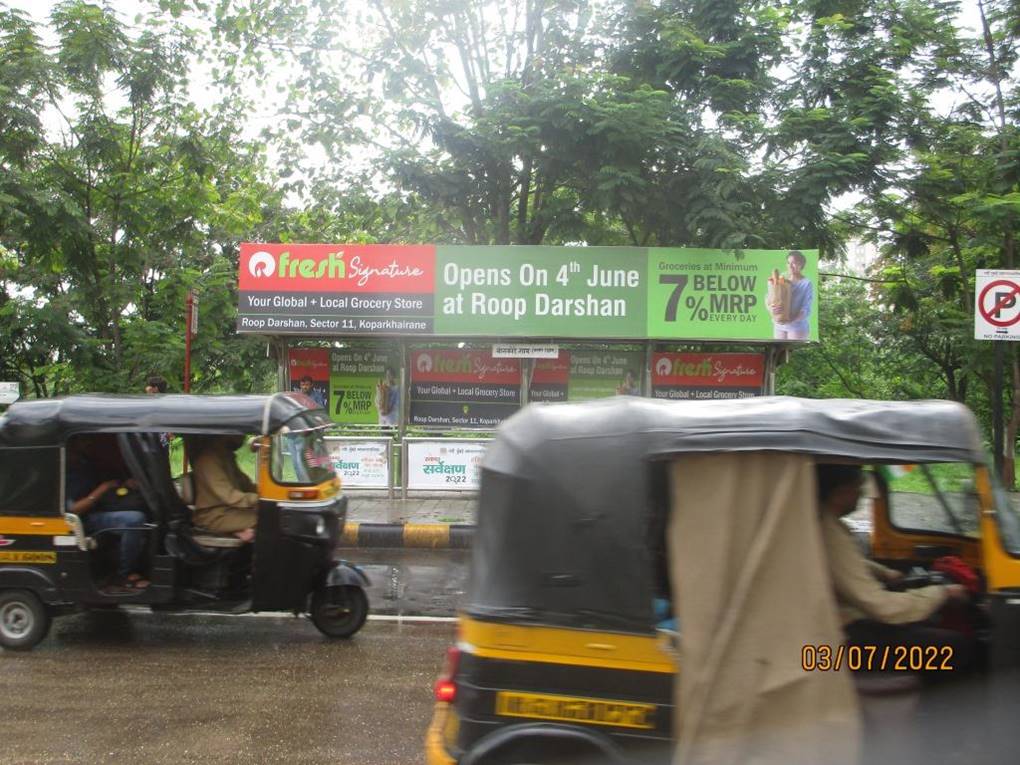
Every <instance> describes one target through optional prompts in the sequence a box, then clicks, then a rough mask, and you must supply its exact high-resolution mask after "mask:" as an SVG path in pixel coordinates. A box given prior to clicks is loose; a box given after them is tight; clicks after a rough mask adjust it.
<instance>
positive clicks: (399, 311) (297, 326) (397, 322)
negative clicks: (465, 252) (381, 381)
mask: <svg viewBox="0 0 1020 765" xmlns="http://www.w3.org/2000/svg"><path fill="white" fill-rule="evenodd" d="M435 252H436V249H435V247H432V246H430V245H358V244H345V245H331V244H248V243H245V244H242V245H241V263H240V271H239V274H238V285H237V286H238V297H237V299H238V309H237V329H238V331H239V332H260V333H264V334H298V335H376V334H389V335H408V334H422V335H429V334H432V333H433V329H434V328H433V316H434V308H433V303H432V296H433V292H434V289H435V288H434V281H435V278H434V269H435Z"/></svg>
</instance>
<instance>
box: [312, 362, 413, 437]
mask: <svg viewBox="0 0 1020 765" xmlns="http://www.w3.org/2000/svg"><path fill="white" fill-rule="evenodd" d="M400 366H401V364H400V351H399V350H398V349H397V348H385V347H379V348H333V349H330V352H329V368H330V377H329V388H330V396H331V400H332V406H331V407H330V410H329V411H330V416H331V417H332V418H333V421H334V422H338V423H343V424H347V425H384V426H394V425H396V424H397V422H398V420H399V416H400Z"/></svg>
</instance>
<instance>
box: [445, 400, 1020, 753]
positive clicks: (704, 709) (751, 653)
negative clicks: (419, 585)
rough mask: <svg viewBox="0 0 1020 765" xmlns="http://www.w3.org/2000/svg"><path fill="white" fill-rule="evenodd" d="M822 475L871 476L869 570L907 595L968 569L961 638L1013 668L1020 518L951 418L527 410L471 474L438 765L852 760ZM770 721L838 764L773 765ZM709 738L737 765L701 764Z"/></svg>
mask: <svg viewBox="0 0 1020 765" xmlns="http://www.w3.org/2000/svg"><path fill="white" fill-rule="evenodd" d="M817 463H855V464H860V465H862V466H865V467H864V470H865V475H866V476H868V478H867V483H868V491H867V492H865V494H866V497H865V499H864V500H862V512H867V511H869V510H870V512H871V513H872V514H873V521H872V523H873V533H872V535H871V538H872V540H873V555H874V557H875V558H877V559H880V560H882V561H884V562H885V563H887V564H891V565H894V566H897V567H898V568H900V569H901V570H902V571H904V572H909V573H910V574H911V576H910V577H909V578H910V579H912V580H913V581H914V583H916V584H925V583H929V582H931V581H936V578H937V575H935V574H931V575H928V571H927V570H922V569H930V567H931V565H932V563H933V561H935V560H936V559H939V558H942V557H944V556H947V555H955V556H958V557H959V558H962V559H963V560H965V561H966V562H967V563H968V564H970V566H972V567H973V568H974V569H975V570H976V571H977V573H978V575H979V576H980V578H981V592H980V594H979V595H978V597H977V601H978V602H977V603H976V604H974V606H975V607H974V609H973V611H972V612H971V613H973V614H975V623H974V624H972V625H970V627H972V628H973V629H974V630H975V632H976V634H977V635H978V637H979V639H980V641H981V642H982V643H983V644H984V645H985V646H986V647H987V649H988V655H989V656H990V657H991V663H992V665H993V666H1003V667H1004V666H1009V665H1011V664H1020V516H1018V514H1017V512H1016V510H1015V509H1014V508H1013V507H1012V506H1011V505H1010V504H1009V502H1008V501H1007V498H1006V496H1005V494H1004V493H1003V492H1002V491H1000V490H999V489H997V488H996V487H995V484H994V481H993V478H992V475H991V473H990V471H989V469H988V467H987V465H986V461H985V453H984V450H983V448H982V443H981V440H980V437H979V430H978V427H977V423H976V421H975V419H974V417H973V415H972V414H971V413H970V411H969V410H968V409H966V408H965V407H964V406H962V405H959V404H955V403H952V402H946V401H924V402H878V401H850V400H802V399H794V398H786V397H763V398H754V399H745V400H737V401H708V402H698V401H682V402H673V401H656V400H649V399H636V398H633V397H618V398H615V399H611V400H604V401H598V402H586V403H581V404H533V405H530V406H528V407H526V408H525V409H524V410H522V411H521V412H520V413H518V414H516V415H515V416H514V417H512V418H510V419H508V420H507V421H506V422H504V423H503V425H502V426H501V427H500V429H499V431H498V434H497V437H496V439H495V441H494V442H493V444H492V446H491V447H490V448H489V451H488V453H487V455H486V458H485V461H484V463H483V466H482V472H481V487H480V495H479V502H478V515H477V530H476V534H475V541H474V547H473V553H472V556H473V557H472V565H471V577H470V583H469V588H468V592H467V593H466V600H465V603H464V605H463V606H462V608H461V609H460V613H459V619H458V636H457V641H456V645H455V646H453V647H451V648H450V649H449V651H448V654H447V659H446V666H445V668H444V670H443V672H442V675H441V676H440V677H439V679H438V680H437V682H436V684H435V688H434V693H435V709H434V715H433V719H432V722H431V724H430V726H429V728H428V731H427V734H426V739H425V747H426V761H427V762H428V763H429V765H451V764H452V763H457V764H458V765H477V764H478V763H486V765H511V764H512V763H532V764H536V763H585V765H590V764H591V763H600V764H601V763H614V764H617V765H619V764H621V763H667V762H671V761H672V759H671V758H672V756H673V754H674V749H675V747H676V746H677V745H678V742H677V740H675V738H676V737H674V731H675V730H679V729H682V730H683V731H684V734H683V735H681V736H680V737H679V739H680V742H679V743H680V745H682V746H684V747H686V749H685V752H686V753H685V755H684V759H683V760H682V761H684V762H699V761H707V762H746V761H749V755H748V754H747V753H748V752H751V751H754V752H756V753H757V754H758V755H760V756H759V758H758V759H755V760H754V761H755V762H758V761H762V762H773V761H776V762H779V761H782V762H797V763H799V762H815V763H818V762H825V763H830V762H851V761H853V756H851V755H850V754H847V755H846V758H845V759H841V757H842V754H840V755H837V754H836V747H835V744H834V742H837V741H843V742H845V743H846V747H847V749H848V750H850V749H853V747H855V746H857V744H855V743H854V741H859V735H858V734H859V729H860V715H859V711H858V710H859V708H860V707H859V701H858V694H857V693H855V692H854V690H855V687H857V686H855V682H854V681H855V680H856V678H855V677H853V676H850V677H848V676H847V673H848V672H849V671H851V670H855V669H861V667H851V666H847V665H845V666H843V667H840V668H838V669H839V671H827V672H826V671H818V670H819V667H818V666H817V664H818V661H817V659H818V657H819V655H820V654H819V651H821V650H823V649H825V648H829V649H831V650H832V652H833V654H835V652H837V651H838V650H839V644H840V643H841V642H842V639H843V635H842V629H841V623H840V621H839V617H838V614H837V611H836V606H835V603H834V600H835V599H834V595H833V594H832V587H831V580H830V579H829V577H828V569H827V568H826V559H825V552H824V550H823V549H822V547H821V541H820V534H819V522H818V518H819V515H818V504H817V497H816V485H815V465H816V464H817ZM911 466H916V467H914V468H913V469H912V470H911V469H910V468H911ZM667 540H668V541H667ZM664 602H665V603H667V604H668V605H667V606H666V607H665V608H661V606H662V604H663V603H664ZM808 648H811V649H812V650H813V651H814V653H812V654H811V656H810V657H808V658H812V657H813V659H812V660H813V661H814V663H815V666H811V667H808V666H807V665H806V664H805V658H804V657H805V656H806V655H807V654H808V651H807V649H808ZM857 663H858V664H860V661H859V660H858V662H857ZM829 669H836V668H835V667H830V668H829ZM908 669H909V668H908ZM913 669H916V668H913ZM812 670H814V671H812ZM812 684H813V685H812ZM674 685H677V686H678V688H674ZM677 691H679V695H678V694H677ZM676 698H678V699H680V703H679V704H678V705H676V706H675V701H674V700H675V699H676ZM1014 701H1015V700H1014ZM780 712H784V713H785V712H789V713H791V714H792V715H793V716H794V717H796V715H797V714H800V715H801V716H802V718H803V716H804V715H805V714H806V715H808V721H809V722H811V716H812V715H815V716H817V720H818V721H821V722H817V725H818V726H821V727H822V728H824V730H820V731H819V732H818V733H819V735H818V738H817V739H816V743H817V744H818V747H819V749H818V750H817V751H823V752H826V753H830V752H832V753H833V754H832V758H831V759H830V758H829V757H828V756H826V757H824V758H823V757H818V756H814V758H813V759H812V756H811V754H810V753H811V751H812V750H811V749H810V747H809V748H807V749H804V750H800V749H797V748H792V749H790V750H788V751H782V747H783V746H785V744H781V743H776V742H775V741H771V743H769V744H768V746H774V747H775V752H774V754H775V755H776V756H774V757H772V758H771V759H770V758H769V757H768V756H765V755H764V754H763V752H764V750H765V749H767V746H766V744H763V742H767V741H769V739H768V736H767V735H765V734H762V735H760V736H759V737H758V738H755V735H756V734H755V731H758V732H759V733H760V732H761V730H764V729H765V723H764V722H762V721H763V720H768V723H769V724H771V725H772V726H773V728H772V729H773V730H774V729H775V728H776V720H777V719H780V718H779V714H780ZM681 718H682V719H681ZM678 721H679V722H678ZM794 723H796V724H802V723H804V719H800V720H794V722H789V721H787V722H784V724H783V725H782V726H779V727H780V728H781V729H782V730H794V729H796V730H802V729H801V728H794V727H793V726H794ZM812 724H814V723H812ZM727 726H730V727H729V728H727ZM720 730H722V732H723V733H728V734H732V735H733V736H734V737H736V738H742V740H743V742H744V743H743V744H741V745H742V746H745V747H747V748H746V749H744V750H742V753H741V752H737V753H735V754H734V753H733V752H731V754H732V755H733V756H732V757H730V758H729V759H727V758H722V759H718V758H717V759H713V758H712V757H711V756H709V757H706V759H704V760H700V759H699V755H698V751H699V749H698V747H699V746H701V745H703V744H704V742H705V741H708V742H709V744H708V745H707V746H709V747H711V746H713V745H716V744H718V741H719V740H726V739H725V737H722V739H720V737H719V734H720ZM803 730H807V728H804V729H803ZM734 746H736V744H734ZM734 751H735V750H734ZM803 752H807V753H808V754H803ZM816 754H817V752H816ZM780 755H781V756H780Z"/></svg>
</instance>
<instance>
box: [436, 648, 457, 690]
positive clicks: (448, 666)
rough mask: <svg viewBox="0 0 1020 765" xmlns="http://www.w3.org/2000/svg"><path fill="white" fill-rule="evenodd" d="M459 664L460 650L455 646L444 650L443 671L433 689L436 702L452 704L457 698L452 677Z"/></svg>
mask: <svg viewBox="0 0 1020 765" xmlns="http://www.w3.org/2000/svg"><path fill="white" fill-rule="evenodd" d="M459 664H460V649H459V648H457V647H456V646H450V647H449V648H447V649H446V663H445V664H444V665H443V671H442V673H441V674H440V675H439V679H438V680H436V684H435V686H434V688H433V691H434V694H435V697H436V701H442V702H445V703H447V704H452V703H453V701H454V700H455V699H456V698H457V683H456V682H455V681H454V679H453V677H454V675H456V674H457V666H458V665H459Z"/></svg>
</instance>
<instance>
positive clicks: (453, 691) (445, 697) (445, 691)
mask: <svg viewBox="0 0 1020 765" xmlns="http://www.w3.org/2000/svg"><path fill="white" fill-rule="evenodd" d="M456 698H457V684H456V683H455V682H453V680H436V701H443V702H445V703H447V704H452V703H453V702H454V700H455V699H456Z"/></svg>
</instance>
